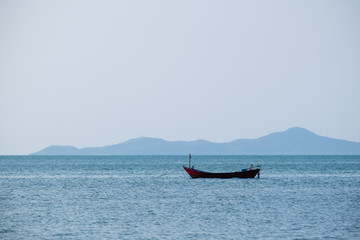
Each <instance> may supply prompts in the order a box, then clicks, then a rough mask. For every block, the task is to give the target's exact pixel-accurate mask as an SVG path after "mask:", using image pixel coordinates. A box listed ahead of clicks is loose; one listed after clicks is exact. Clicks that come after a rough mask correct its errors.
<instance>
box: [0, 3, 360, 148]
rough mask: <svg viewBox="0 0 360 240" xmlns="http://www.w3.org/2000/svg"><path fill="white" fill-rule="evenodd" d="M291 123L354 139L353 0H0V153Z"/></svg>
mask: <svg viewBox="0 0 360 240" xmlns="http://www.w3.org/2000/svg"><path fill="white" fill-rule="evenodd" d="M295 126H300V127H303V128H306V129H308V130H310V131H313V132H315V133H316V134H318V135H322V136H328V137H333V138H339V139H345V140H349V141H356V142H360V1H356V0H354V1H347V0H342V1H340V0H337V1H331V0H325V1H318V0H311V1H276V0H275V1H259V0H251V1H250V0H249V1H240V0H234V1H232V0H224V1H218V0H217V1H209V0H189V1H186V0H181V1H168V0H164V1H159V0H152V1H147V0H144V1H141V0H132V1H117V0H114V1H112V0H102V1H91V0H83V1H82V0H62V1H47V0H32V1H27V0H26V1H25V0H24V1H22V0H0V154H2V155H8V154H29V153H32V152H36V151H39V150H41V149H43V148H45V147H47V146H49V145H72V146H75V147H78V148H82V147H93V146H105V145H112V144H117V143H120V142H123V141H126V140H128V139H131V138H137V137H142V136H146V137H157V138H164V139H166V140H170V141H172V140H197V139H205V140H208V141H212V142H228V141H232V140H235V139H240V138H257V137H261V136H264V135H266V134H270V133H272V132H277V131H284V130H286V129H288V128H290V127H295Z"/></svg>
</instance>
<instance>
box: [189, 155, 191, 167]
mask: <svg viewBox="0 0 360 240" xmlns="http://www.w3.org/2000/svg"><path fill="white" fill-rule="evenodd" d="M189 168H191V153H189Z"/></svg>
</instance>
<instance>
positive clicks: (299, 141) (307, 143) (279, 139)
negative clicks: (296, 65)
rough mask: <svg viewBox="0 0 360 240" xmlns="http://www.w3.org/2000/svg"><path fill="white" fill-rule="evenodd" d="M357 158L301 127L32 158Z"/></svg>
mask: <svg viewBox="0 0 360 240" xmlns="http://www.w3.org/2000/svg"><path fill="white" fill-rule="evenodd" d="M188 153H192V154H197V155H358V154H360V143H358V142H351V141H346V140H339V139H334V138H329V137H323V136H319V135H316V134H315V133H313V132H311V131H309V130H307V129H304V128H300V127H294V128H290V129H288V130H286V131H284V132H275V133H272V134H269V135H266V136H263V137H260V138H256V139H238V140H235V141H231V142H226V143H213V142H209V141H206V140H197V141H166V140H164V139H160V138H147V137H141V138H135V139H131V140H128V141H126V142H123V143H119V144H116V145H110V146H104V147H88V148H81V149H79V148H76V147H72V146H50V147H47V148H45V149H43V150H40V151H38V152H35V153H32V154H31V155H185V154H188Z"/></svg>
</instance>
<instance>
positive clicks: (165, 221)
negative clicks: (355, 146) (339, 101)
mask: <svg viewBox="0 0 360 240" xmlns="http://www.w3.org/2000/svg"><path fill="white" fill-rule="evenodd" d="M193 163H194V165H195V167H197V168H198V169H201V170H206V171H214V172H215V171H216V172H221V171H235V170H240V169H242V168H246V167H249V166H250V164H251V163H254V164H261V166H262V167H261V177H260V178H259V179H258V178H255V179H235V178H234V179H191V178H190V177H189V176H188V175H187V173H186V172H185V171H184V170H183V169H182V165H187V164H188V160H187V156H0V239H360V156H193Z"/></svg>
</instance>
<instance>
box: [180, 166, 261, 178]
mask: <svg viewBox="0 0 360 240" xmlns="http://www.w3.org/2000/svg"><path fill="white" fill-rule="evenodd" d="M183 168H184V169H185V171H186V172H187V173H188V174H189V175H190V177H192V178H254V177H255V176H256V175H258V177H260V169H259V168H258V169H253V170H247V171H242V172H229V173H210V172H204V171H200V170H197V169H194V168H188V167H185V166H183Z"/></svg>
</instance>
